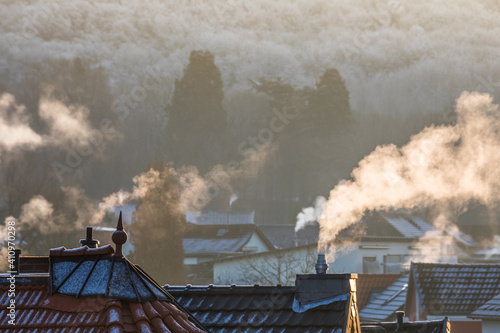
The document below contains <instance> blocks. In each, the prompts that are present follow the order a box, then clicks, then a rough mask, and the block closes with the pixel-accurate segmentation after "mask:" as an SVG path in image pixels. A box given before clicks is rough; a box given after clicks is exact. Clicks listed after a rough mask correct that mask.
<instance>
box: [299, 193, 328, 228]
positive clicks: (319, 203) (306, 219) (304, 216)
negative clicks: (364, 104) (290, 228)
mask: <svg viewBox="0 0 500 333" xmlns="http://www.w3.org/2000/svg"><path fill="white" fill-rule="evenodd" d="M325 203H326V198H325V197H322V196H319V197H317V198H316V200H315V201H314V206H311V207H307V208H303V209H302V211H301V212H300V213H299V214H297V222H296V224H295V232H297V231H299V230H300V229H302V228H304V227H305V226H306V225H308V224H311V223H314V222H316V221H318V219H319V217H320V216H321V213H322V212H323V206H324V205H325Z"/></svg>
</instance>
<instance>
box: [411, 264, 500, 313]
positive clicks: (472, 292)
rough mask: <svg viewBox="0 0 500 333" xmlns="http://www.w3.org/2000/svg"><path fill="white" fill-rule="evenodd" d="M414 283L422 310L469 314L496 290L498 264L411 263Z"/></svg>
mask: <svg viewBox="0 0 500 333" xmlns="http://www.w3.org/2000/svg"><path fill="white" fill-rule="evenodd" d="M414 285H415V286H416V291H417V293H418V295H419V299H420V300H421V304H420V305H421V307H422V308H423V311H424V312H425V313H427V314H430V315H433V314H436V315H470V314H471V313H472V312H473V311H475V310H477V309H478V308H479V307H481V306H482V305H484V304H485V303H486V302H487V301H489V300H491V299H492V298H493V297H495V296H496V295H498V294H499V293H500V265H494V264H489V265H485V264H429V263H412V265H411V279H410V288H413V286H414ZM409 294H410V293H409Z"/></svg>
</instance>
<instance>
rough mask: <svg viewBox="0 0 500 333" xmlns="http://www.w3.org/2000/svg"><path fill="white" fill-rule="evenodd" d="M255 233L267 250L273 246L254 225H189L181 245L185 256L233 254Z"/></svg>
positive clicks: (240, 250) (240, 249)
mask: <svg viewBox="0 0 500 333" xmlns="http://www.w3.org/2000/svg"><path fill="white" fill-rule="evenodd" d="M254 233H257V234H258V235H259V237H260V238H261V239H262V241H263V242H264V243H266V244H267V246H268V248H270V249H272V248H273V245H272V244H271V243H270V242H269V240H268V239H267V238H266V237H265V235H264V234H263V233H262V232H261V231H260V230H259V228H258V227H257V226H256V225H255V224H238V225H194V224H191V223H190V224H189V225H188V227H187V230H186V232H185V233H184V239H183V241H182V245H183V247H184V253H185V254H186V255H193V254H206V255H209V254H235V253H237V252H242V250H243V247H244V246H245V245H246V244H247V243H248V242H249V241H250V238H251V237H252V235H253V234H254Z"/></svg>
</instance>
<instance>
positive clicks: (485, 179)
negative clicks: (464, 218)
mask: <svg viewBox="0 0 500 333" xmlns="http://www.w3.org/2000/svg"><path fill="white" fill-rule="evenodd" d="M492 100H493V99H492V97H491V96H490V95H487V94H480V93H477V92H473V93H470V92H464V93H462V95H461V96H460V98H459V99H458V100H457V107H456V113H457V122H456V125H448V126H444V125H443V126H431V127H427V128H425V129H424V130H423V131H422V132H420V133H418V134H417V135H415V136H413V137H412V138H411V139H410V142H408V143H407V144H406V145H405V146H403V147H401V148H398V147H396V146H395V145H384V146H379V147H377V148H376V149H375V150H374V151H373V152H372V153H370V154H369V155H368V156H366V157H365V158H364V159H363V160H362V161H361V162H359V166H358V167H357V168H356V169H354V170H353V171H352V179H351V180H349V181H347V182H345V183H344V184H341V185H338V186H336V187H335V188H334V189H333V190H332V191H331V192H330V197H329V199H328V202H327V203H326V205H325V206H324V209H323V213H322V215H321V217H320V219H319V223H320V228H321V229H320V230H321V231H320V243H321V244H322V245H320V246H324V245H325V244H326V243H327V242H329V241H331V240H333V239H334V238H335V236H336V235H337V233H338V232H339V231H340V230H341V229H343V228H345V227H347V226H349V225H350V224H352V223H355V222H357V221H359V220H360V219H361V217H362V216H363V213H364V212H365V211H367V210H387V209H394V208H406V209H412V208H415V207H418V206H427V207H445V208H446V209H448V210H450V211H452V212H460V211H461V210H463V209H464V208H466V206H467V204H468V203H470V202H471V201H474V202H479V203H483V204H485V205H488V204H492V203H495V202H498V201H499V200H500V192H499V188H500V171H499V170H498V168H497V166H498V165H499V163H500V154H499V147H500V114H499V110H498V105H495V104H493V103H492Z"/></svg>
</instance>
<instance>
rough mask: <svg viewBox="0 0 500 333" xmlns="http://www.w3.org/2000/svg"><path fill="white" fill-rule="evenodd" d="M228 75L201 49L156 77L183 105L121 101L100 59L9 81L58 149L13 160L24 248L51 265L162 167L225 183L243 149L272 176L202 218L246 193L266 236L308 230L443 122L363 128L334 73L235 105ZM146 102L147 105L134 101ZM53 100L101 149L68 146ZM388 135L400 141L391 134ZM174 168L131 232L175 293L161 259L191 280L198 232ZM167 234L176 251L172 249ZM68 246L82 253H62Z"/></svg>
mask: <svg viewBox="0 0 500 333" xmlns="http://www.w3.org/2000/svg"><path fill="white" fill-rule="evenodd" d="M216 63H217V54H216V53H212V52H210V51H207V50H194V51H192V52H191V53H190V55H189V57H188V58H186V65H185V68H184V73H183V75H182V76H181V77H180V78H178V79H177V80H175V82H168V81H166V80H165V78H162V77H158V78H157V77H156V76H154V75H153V77H152V78H153V79H154V81H153V82H154V87H160V88H165V87H167V86H169V85H171V86H172V87H173V88H172V95H171V99H167V97H168V96H166V97H165V96H164V97H163V98H160V97H159V96H158V92H157V91H156V90H154V89H150V90H147V89H145V88H144V87H148V86H149V85H144V84H143V83H141V84H142V85H141V86H138V89H136V90H129V91H125V93H124V97H123V98H121V97H116V94H117V93H116V90H117V89H118V91H120V90H119V84H118V88H117V86H116V83H115V87H114V88H113V86H112V83H111V81H110V80H109V78H108V77H107V75H106V74H105V72H104V71H103V69H102V68H101V67H100V66H97V65H95V64H94V63H93V62H92V61H90V60H88V59H87V60H85V59H79V58H75V59H71V60H58V61H55V60H47V61H45V62H44V63H43V66H34V67H33V70H32V71H30V74H29V75H25V76H23V77H22V79H20V80H18V79H16V80H14V79H13V78H6V79H4V81H5V82H3V83H2V84H1V85H0V88H2V92H8V93H12V94H14V95H15V98H16V102H15V103H16V105H18V106H24V107H25V112H26V113H27V114H28V115H29V118H30V120H29V122H27V124H29V126H30V127H31V128H32V129H33V130H34V131H35V132H36V133H38V134H39V135H41V136H43V137H47V136H49V137H50V138H51V140H52V141H54V142H57V143H51V144H48V145H43V146H41V147H36V148H33V149H18V150H15V151H7V150H2V151H1V155H0V160H1V164H0V179H2V181H1V182H0V211H1V212H2V216H3V218H4V217H6V216H14V217H16V218H20V219H21V218H23V219H24V221H25V222H26V224H25V227H22V228H21V227H20V228H21V229H22V231H23V233H22V236H23V242H24V243H23V248H24V249H25V250H26V251H28V252H30V253H33V254H42V255H43V254H45V253H46V250H47V248H48V247H54V246H59V245H66V246H76V245H77V244H78V240H79V239H80V238H82V232H83V227H84V226H85V225H89V224H90V223H88V221H90V220H91V219H92V218H94V216H93V215H92V214H90V212H91V211H92V210H95V209H96V207H97V203H98V202H99V201H100V199H101V198H103V197H105V196H108V195H109V194H110V193H113V192H115V191H117V190H119V189H128V188H130V187H131V186H132V178H133V177H134V176H135V175H139V174H148V172H153V171H148V170H149V169H150V167H149V166H150V165H152V164H153V162H154V161H158V160H160V161H162V163H163V164H166V163H167V162H172V163H173V164H172V165H171V167H173V168H175V169H177V168H181V167H182V166H189V167H190V168H192V167H196V169H197V170H198V172H199V175H200V177H203V176H205V175H207V174H214V171H213V170H214V169H213V168H214V167H215V166H216V165H218V166H217V168H215V170H220V169H224V168H225V167H224V165H226V163H228V162H230V161H236V163H240V162H242V160H243V159H244V158H245V155H244V154H242V151H241V149H240V148H241V147H243V146H242V144H244V149H254V150H255V151H256V152H257V153H258V152H260V153H261V154H260V157H259V158H260V159H261V161H260V162H259V163H261V164H260V165H261V166H259V171H258V172H254V171H253V172H252V173H251V177H248V175H247V173H246V172H245V171H244V170H243V171H242V170H240V172H239V173H238V174H241V175H243V174H246V176H245V177H243V178H245V179H244V180H241V179H238V177H236V178H235V179H231V180H230V183H231V186H229V187H227V188H226V187H223V186H222V187H220V188H218V189H217V190H218V191H217V193H216V194H215V195H213V196H211V197H210V200H209V201H208V202H207V205H206V206H204V207H202V209H206V210H208V209H212V210H226V209H227V207H228V201H229V197H230V196H231V194H234V193H237V194H238V196H239V199H238V200H237V201H236V202H235V203H234V205H233V207H232V209H233V210H235V211H252V210H254V211H255V212H256V215H255V216H256V219H257V222H258V223H294V222H295V216H296V214H297V213H298V212H299V211H300V210H301V209H302V207H304V206H307V205H309V204H310V203H311V202H312V201H313V200H314V198H316V197H317V196H318V195H324V196H326V195H327V194H328V191H329V190H330V189H331V188H332V187H333V186H334V185H335V184H337V182H338V181H339V180H341V179H343V178H346V177H349V173H350V171H351V170H352V168H353V167H354V166H355V165H356V163H357V161H358V160H359V159H360V158H362V157H363V156H364V154H366V153H368V152H370V151H371V150H372V149H373V148H374V147H375V146H376V145H377V144H379V143H385V142H395V143H398V142H405V140H406V139H407V138H408V137H409V136H410V135H411V134H413V133H415V132H416V131H418V130H420V129H421V128H423V127H424V126H425V125H426V124H428V123H430V122H432V121H434V120H435V119H432V118H422V119H420V118H419V119H418V120H417V121H413V122H407V121H406V118H401V119H399V118H397V117H392V118H391V117H387V116H379V115H372V116H371V117H372V118H370V117H368V116H367V117H365V118H356V116H355V115H354V114H353V112H352V110H351V107H350V99H349V91H348V90H347V88H346V85H345V82H344V80H343V78H342V76H341V75H340V73H339V71H338V70H337V69H334V68H328V69H326V70H325V71H324V72H323V73H322V75H320V76H319V77H318V78H317V81H316V84H315V85H314V86H312V87H310V86H296V85H295V84H294V82H287V81H286V80H284V79H282V78H274V79H270V78H267V79H266V78H262V79H260V80H255V81H253V83H252V87H251V88H249V89H247V90H243V91H242V90H237V91H234V90H233V91H230V93H229V94H226V95H225V91H226V90H227V87H225V86H224V82H223V80H222V76H221V71H220V70H219V68H218V66H217V65H216ZM155 75H156V74H155ZM146 78H147V79H150V77H146ZM150 81H151V80H150ZM150 81H143V82H148V84H149V82H150ZM141 89H142V90H141ZM165 89H166V88H165ZM137 91H142V92H143V95H140V96H139V97H141V98H135V99H134V96H136V97H137V94H136V93H135V92H137ZM159 91H161V90H159ZM47 96H48V97H47ZM45 98H51V99H52V100H55V101H58V103H61V105H64V106H66V109H64V110H62V109H61V110H62V111H60V112H63V111H64V112H66V115H67V116H68V117H77V116H78V117H80V118H75V119H80V120H79V122H80V124H81V125H85V126H86V128H87V130H88V131H89V132H90V133H94V134H97V136H88V137H86V136H85V135H84V134H85V133H84V134H82V135H83V136H84V137H79V136H78V135H75V133H73V135H70V134H71V133H69V134H68V133H67V132H68V131H66V132H61V133H62V134H61V135H62V136H61V135H59V134H57V133H59V132H54V133H55V134H54V133H53V131H54V128H55V127H54V126H55V125H54V124H53V123H47V119H46V118H43V117H42V116H41V113H40V112H41V111H40V110H41V107H42V106H43V105H42V106H41V103H42V102H43V100H44V99H45ZM47 105H48V106H51V107H52V106H53V105H52V104H46V105H45V107H46V106H47ZM58 105H59V104H58ZM58 107H59V106H58ZM61 107H62V106H61ZM11 112H14V111H12V110H11ZM58 112H59V111H58ZM103 120H105V121H106V124H107V125H106V126H105V127H104V128H103V127H102V126H101V125H102V122H103ZM387 123H389V124H390V125H391V126H392V128H397V131H389V132H388V131H387V129H386V128H387ZM85 126H83V127H85ZM61 128H64V126H62V127H61ZM56 134H57V135H56ZM63 134H64V135H63ZM58 135H59V136H58ZM99 135H100V136H99ZM57 137H58V138H59V139H58V140H55V138H57ZM96 138H97V139H99V138H100V139H99V140H97V139H96ZM52 141H51V142H52ZM265 144H271V145H273V146H274V148H275V149H273V150H272V153H267V152H265V151H260V150H259V149H262V147H264V146H265ZM54 163H56V164H54ZM54 165H56V166H57V167H54ZM169 168H170V167H169ZM169 168H167V169H164V167H163V166H157V167H156V168H155V170H156V171H154V172H158V179H160V180H161V181H160V182H159V183H158V184H157V185H155V187H154V189H151V192H148V193H146V194H145V195H144V197H141V199H140V200H139V201H138V203H139V204H138V207H137V217H138V219H137V221H136V223H135V224H132V225H131V226H130V229H131V234H132V239H133V243H134V246H135V251H136V252H135V253H134V260H135V261H136V262H137V263H138V264H139V265H141V266H144V268H145V269H146V270H148V271H149V270H151V272H153V275H156V274H158V276H162V278H161V279H163V276H168V281H169V283H174V281H181V280H180V279H181V278H180V276H181V275H182V274H180V273H179V275H175V274H174V275H171V274H172V272H167V271H162V269H160V268H158V267H156V266H157V265H158V264H159V261H158V260H160V261H161V262H162V263H166V260H167V259H168V258H179V260H180V261H175V262H171V263H169V264H168V265H167V266H170V267H178V268H176V269H175V271H176V274H177V273H178V272H181V270H182V267H181V266H182V260H181V259H182V257H183V255H182V253H181V252H176V251H180V250H182V243H179V240H180V239H181V234H182V230H183V223H184V222H183V216H182V211H181V210H180V209H179V207H178V204H179V199H178V196H179V194H178V193H177V194H176V186H178V185H179V183H176V181H177V182H178V180H175V179H173V178H172V171H171V170H173V169H169ZM169 170H170V171H169ZM38 196H41V197H38ZM33 198H37V200H33ZM37 205H38V206H37ZM28 208H30V209H32V210H34V211H37V209H38V211H41V208H43V211H44V212H46V213H45V214H41V216H39V217H36V216H34V215H33V214H28V213H25V214H24V215H23V211H25V212H28ZM23 209H24V210H23ZM83 210H85V211H86V212H87V213H85V214H84V213H83ZM81 211H82V212H81ZM99 218H101V219H104V221H103V222H102V221H101V222H100V223H104V224H105V225H108V226H113V225H114V223H116V221H112V219H110V218H109V217H108V218H106V217H105V215H100V217H99ZM21 222H22V221H21ZM21 225H22V223H21ZM47 226H48V227H47ZM155 230H156V231H155ZM158 235H162V238H161V239H168V241H159V238H158ZM171 237H172V238H171ZM41 238H43V239H44V240H43V241H39V239H41ZM60 239H66V240H68V241H67V243H65V244H60ZM101 242H102V243H108V242H109V240H106V239H101ZM179 249H180V250H179ZM153 254H155V255H153ZM156 254H159V257H158V256H156ZM163 254H164V255H163ZM169 254H172V255H169ZM179 265H180V266H179ZM179 267H180V268H179Z"/></svg>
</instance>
